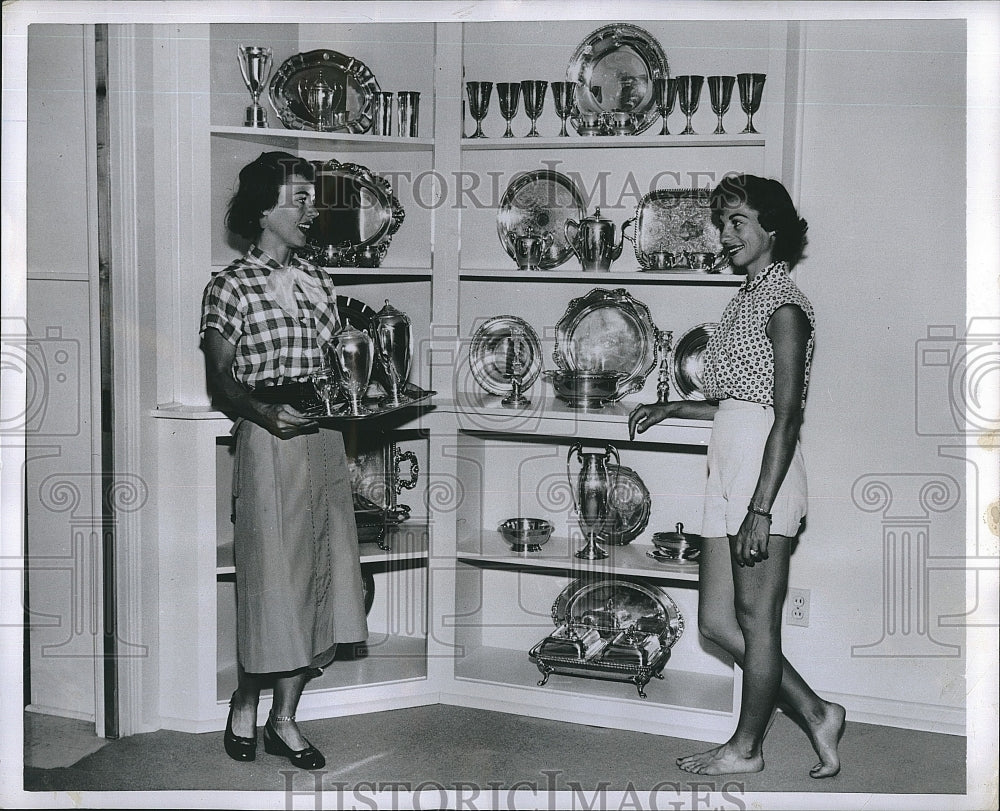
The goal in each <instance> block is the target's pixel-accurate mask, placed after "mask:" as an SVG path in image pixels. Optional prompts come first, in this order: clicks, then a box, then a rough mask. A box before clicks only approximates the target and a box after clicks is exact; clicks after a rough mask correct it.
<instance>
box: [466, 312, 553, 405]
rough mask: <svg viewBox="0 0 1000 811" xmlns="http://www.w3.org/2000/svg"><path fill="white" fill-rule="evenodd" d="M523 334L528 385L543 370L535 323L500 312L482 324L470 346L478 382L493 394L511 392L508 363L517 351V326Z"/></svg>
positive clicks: (473, 370) (475, 376)
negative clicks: (515, 345) (515, 334)
mask: <svg viewBox="0 0 1000 811" xmlns="http://www.w3.org/2000/svg"><path fill="white" fill-rule="evenodd" d="M518 328H519V329H520V331H521V333H522V335H523V341H522V343H521V351H522V352H523V353H524V354H525V355H526V357H525V358H524V364H525V372H524V378H523V381H522V382H523V386H524V388H528V387H529V386H531V385H532V384H533V383H534V382H535V381H536V380H537V379H538V375H539V374H541V371H542V345H541V342H539V340H538V335H537V334H536V333H535V330H534V329H532V327H531V325H530V324H529V323H528V322H527V321H525V320H524V319H523V318H518V317H517V316H516V315H498V316H495V317H493V318H491V319H489V320H488V321H485V322H484V323H483V324H481V325H480V326H479V328H478V329H477V330H476V332H475V334H474V335H473V336H472V345H471V346H470V347H469V367H470V368H471V370H472V376H473V377H474V378H475V380H476V382H477V383H478V384H479V385H480V386H482V388H483V389H485V390H486V391H487V392H489V393H490V394H497V395H500V394H508V393H509V392H510V386H511V382H510V376H509V374H508V372H507V364H508V362H509V361H510V355H511V353H512V352H513V351H514V341H513V335H514V331H515V329H518Z"/></svg>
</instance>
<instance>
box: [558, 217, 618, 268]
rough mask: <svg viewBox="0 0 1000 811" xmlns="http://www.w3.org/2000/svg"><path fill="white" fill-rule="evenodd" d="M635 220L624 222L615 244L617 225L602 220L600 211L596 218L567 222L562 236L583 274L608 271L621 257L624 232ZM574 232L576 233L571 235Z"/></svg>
mask: <svg viewBox="0 0 1000 811" xmlns="http://www.w3.org/2000/svg"><path fill="white" fill-rule="evenodd" d="M633 219H634V218H629V219H627V220H625V222H624V224H623V225H622V227H621V233H619V235H618V241H617V243H616V242H615V224H614V223H613V222H611V220H606V219H604V218H603V217H601V209H600V208H598V209H596V210H595V211H594V216H593V217H585V218H584V219H582V220H580V222H577V221H576V220H566V222H565V224H564V225H563V234H564V235H565V237H566V242H567V243H568V244H569V246H570V247H571V248H572V249H573V253H575V254H576V257H577V259H579V260H580V265H581V266H582V267H583V269H584V271H587V272H589V271H608V270H610V269H611V263H612V262H614V261H615V260H616V259H617V258H618V257H619V256H621V255H622V244H623V243H624V236H625V229H626V228H628V227H629V225H631V224H632V220H633ZM571 229H572V231H573V234H572V235H571V234H570V230H571Z"/></svg>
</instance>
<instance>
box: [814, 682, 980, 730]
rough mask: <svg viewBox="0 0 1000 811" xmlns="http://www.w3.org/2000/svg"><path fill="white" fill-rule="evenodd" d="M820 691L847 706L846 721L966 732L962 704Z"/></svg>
mask: <svg viewBox="0 0 1000 811" xmlns="http://www.w3.org/2000/svg"><path fill="white" fill-rule="evenodd" d="M822 695H823V698H825V699H826V700H827V701H836V702H837V703H838V704H842V705H843V706H844V708H845V709H846V710H847V720H848V721H857V722H858V723H861V724H879V725H880V726H886V727H899V728H900V729H918V730H921V731H923V732H937V733H940V734H942V735H962V736H964V735H965V733H966V726H965V712H966V711H965V708H964V707H947V706H944V705H941V704H924V703H921V702H918V701H902V700H900V699H895V698H875V697H871V696H858V695H852V694H850V693H830V692H827V691H823V694H822Z"/></svg>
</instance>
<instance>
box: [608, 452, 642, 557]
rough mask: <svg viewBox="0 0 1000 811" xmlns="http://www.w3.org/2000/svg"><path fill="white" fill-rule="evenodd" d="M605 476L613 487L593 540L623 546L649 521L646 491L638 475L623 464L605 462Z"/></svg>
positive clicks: (639, 532)
mask: <svg viewBox="0 0 1000 811" xmlns="http://www.w3.org/2000/svg"><path fill="white" fill-rule="evenodd" d="M608 478H609V479H610V480H611V481H612V482H614V487H613V488H612V489H611V493H610V497H609V498H608V508H609V513H608V517H607V518H606V519H605V520H604V526H602V527H601V529H600V530H599V531H598V532H597V540H598V541H600V542H601V543H605V544H612V545H614V546H624V545H625V544H628V543H631V542H632V541H634V540H635V539H636V538H638V537H639V535H641V534H642V531H643V530H644V529H645V528H646V526H647V525H648V524H649V513H650V507H651V499H650V496H649V490H648V489H647V488H646V485H645V483H644V482H643V481H642V479H641V478H640V477H639V474H638V473H636V472H635V471H634V470H632V468H630V467H625V466H624V465H621V466H620V465H608Z"/></svg>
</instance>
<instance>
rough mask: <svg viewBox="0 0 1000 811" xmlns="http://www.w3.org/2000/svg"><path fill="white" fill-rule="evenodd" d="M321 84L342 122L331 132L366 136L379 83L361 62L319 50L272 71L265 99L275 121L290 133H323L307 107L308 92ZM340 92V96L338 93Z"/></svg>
mask: <svg viewBox="0 0 1000 811" xmlns="http://www.w3.org/2000/svg"><path fill="white" fill-rule="evenodd" d="M319 80H322V81H324V82H326V84H328V85H329V86H330V87H331V88H333V89H334V93H335V98H337V101H338V104H337V105H335V106H337V107H338V108H339V109H340V110H341V113H342V119H343V120H341V121H338V122H337V123H336V124H335V125H334V126H333V127H332V130H331V131H333V132H353V133H361V132H367V131H368V130H369V129H370V128H371V125H372V98H373V97H374V95H375V93H376V92H378V90H379V86H378V81H377V80H376V79H375V75H374V74H373V73H372V72H371V71H370V70H369V69H368V66H367V65H366V64H365V63H364V62H362V61H361V60H360V59H355V58H354V57H353V56H347V55H345V54H342V53H339V52H338V51H331V50H329V49H327V48H319V49H317V50H315V51H306V52H305V53H298V54H295V55H294V56H290V57H288V59H286V60H285V61H284V62H282V63H281V66H280V67H279V68H278V70H277V71H275V74H274V77H273V78H272V79H271V84H270V86H269V88H268V99H269V100H270V102H271V106H272V107H273V108H274V112H275V113H277V114H278V119H279V120H280V121H281V123H282V124H284V125H285V127H286V128H287V129H290V130H317V131H320V130H323V129H324V127H323V126H322V125H321V123H320V121H319V119H318V118H317V116H316V114H315V113H314V112H313V111H312V110H310V109H309V106H308V104H307V103H306V97H307V92H308V89H309V88H310V87H311V86H313V85H314V84H315V83H316V82H317V81H319ZM338 91H339V92H338Z"/></svg>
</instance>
